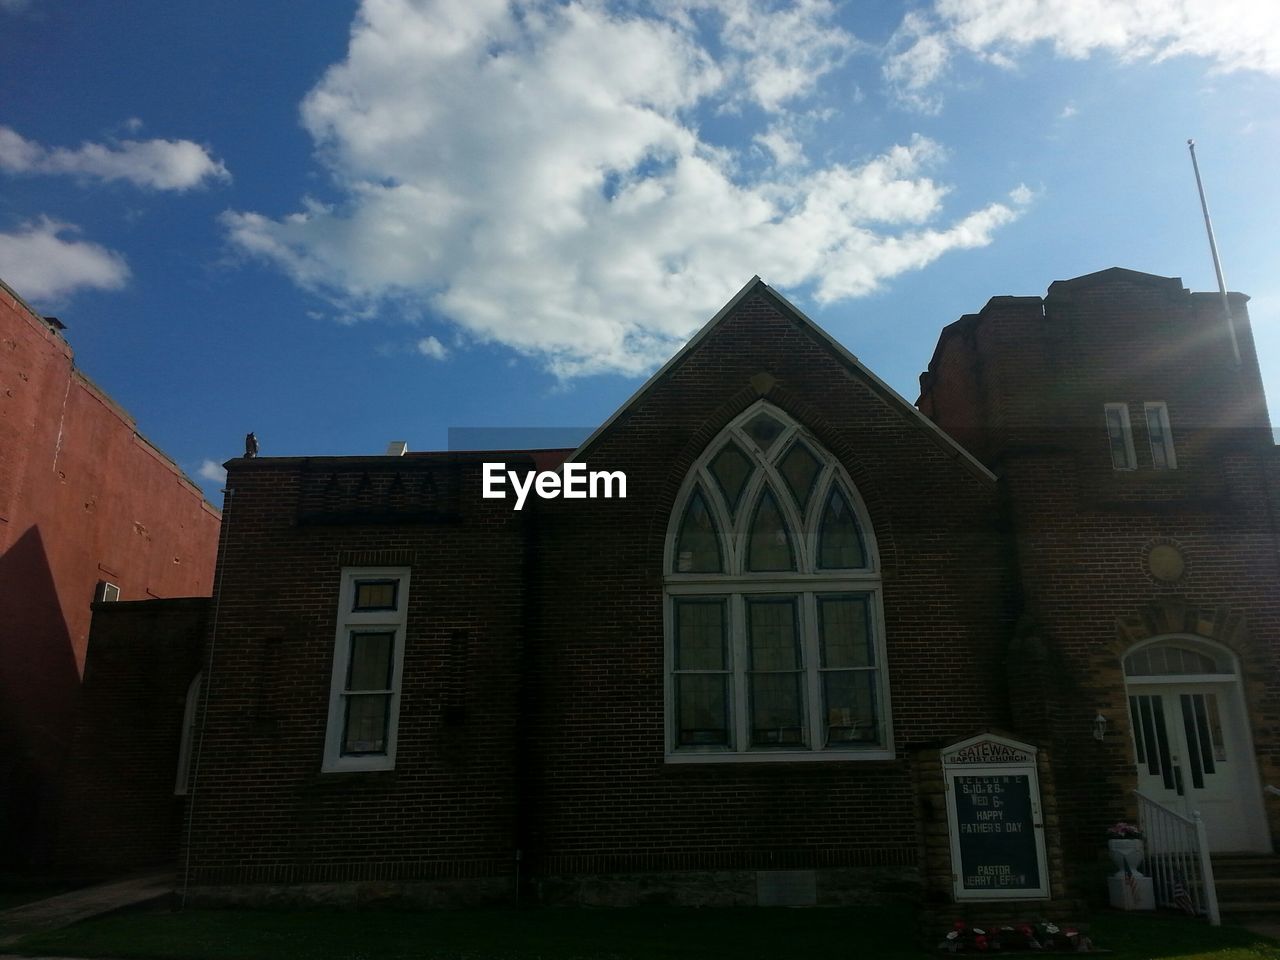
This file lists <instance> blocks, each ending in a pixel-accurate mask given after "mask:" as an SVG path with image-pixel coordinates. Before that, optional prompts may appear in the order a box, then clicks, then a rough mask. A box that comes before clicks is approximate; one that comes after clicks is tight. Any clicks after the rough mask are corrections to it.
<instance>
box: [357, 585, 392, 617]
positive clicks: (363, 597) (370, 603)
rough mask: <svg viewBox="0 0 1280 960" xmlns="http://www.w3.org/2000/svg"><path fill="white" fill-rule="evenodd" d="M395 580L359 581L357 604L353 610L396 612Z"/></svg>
mask: <svg viewBox="0 0 1280 960" xmlns="http://www.w3.org/2000/svg"><path fill="white" fill-rule="evenodd" d="M396 586H397V582H396V581H395V580H357V581H356V596H355V603H354V604H352V607H351V609H352V610H394V609H395V608H396Z"/></svg>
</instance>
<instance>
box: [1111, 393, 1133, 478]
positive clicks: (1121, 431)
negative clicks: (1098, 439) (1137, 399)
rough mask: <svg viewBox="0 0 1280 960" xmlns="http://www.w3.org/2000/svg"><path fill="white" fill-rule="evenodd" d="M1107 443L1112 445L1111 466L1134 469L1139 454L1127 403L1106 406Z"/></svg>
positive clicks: (1117, 468) (1119, 468)
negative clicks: (1134, 446) (1136, 449)
mask: <svg viewBox="0 0 1280 960" xmlns="http://www.w3.org/2000/svg"><path fill="white" fill-rule="evenodd" d="M1105 412H1106V421H1107V443H1108V444H1109V445H1110V447H1111V466H1112V467H1113V468H1114V469H1116V470H1134V469H1136V468H1137V466H1138V455H1137V453H1136V452H1135V451H1134V449H1133V427H1132V426H1130V424H1129V405H1128V404H1127V403H1108V404H1107V405H1106V408H1105Z"/></svg>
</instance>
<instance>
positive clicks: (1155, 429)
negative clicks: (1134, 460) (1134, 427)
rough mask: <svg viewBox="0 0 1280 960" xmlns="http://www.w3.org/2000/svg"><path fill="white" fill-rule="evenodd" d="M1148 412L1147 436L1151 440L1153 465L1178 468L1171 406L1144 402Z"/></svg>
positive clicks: (1166, 468) (1170, 468) (1163, 468)
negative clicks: (1170, 424)
mask: <svg viewBox="0 0 1280 960" xmlns="http://www.w3.org/2000/svg"><path fill="white" fill-rule="evenodd" d="M1142 406H1143V409H1144V410H1145V411H1146V414H1147V437H1148V439H1150V441H1151V465H1152V466H1153V467H1155V468H1156V469H1157V470H1177V469H1178V455H1177V454H1176V453H1174V450H1173V431H1172V430H1170V429H1169V407H1168V406H1167V405H1166V404H1164V403H1161V402H1152V403H1144V404H1143V405H1142Z"/></svg>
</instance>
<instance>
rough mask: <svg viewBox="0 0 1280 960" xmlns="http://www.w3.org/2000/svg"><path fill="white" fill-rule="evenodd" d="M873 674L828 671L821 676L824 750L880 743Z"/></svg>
mask: <svg viewBox="0 0 1280 960" xmlns="http://www.w3.org/2000/svg"><path fill="white" fill-rule="evenodd" d="M875 677H876V675H875V671H874V670H828V671H825V672H823V674H822V696H823V703H822V707H823V715H824V716H825V717H826V721H827V746H842V745H845V746H848V745H859V744H868V743H879V742H880V721H879V719H878V718H877V716H876V689H875V688H876V681H875Z"/></svg>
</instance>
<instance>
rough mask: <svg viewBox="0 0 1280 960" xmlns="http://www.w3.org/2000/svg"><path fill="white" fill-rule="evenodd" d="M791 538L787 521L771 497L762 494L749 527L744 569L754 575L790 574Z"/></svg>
mask: <svg viewBox="0 0 1280 960" xmlns="http://www.w3.org/2000/svg"><path fill="white" fill-rule="evenodd" d="M791 556H792V555H791V537H790V536H789V535H788V533H787V524H786V521H784V520H783V519H782V511H781V510H779V509H778V502H777V501H776V500H774V498H773V494H772V493H771V492H770V491H768V490H765V492H764V495H763V496H761V498H760V505H759V506H758V507H756V517H755V521H754V522H753V523H752V524H751V540H750V543H749V545H748V550H747V569H749V570H753V571H767V570H792V569H795V564H794V562H793V561H792V559H791Z"/></svg>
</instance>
